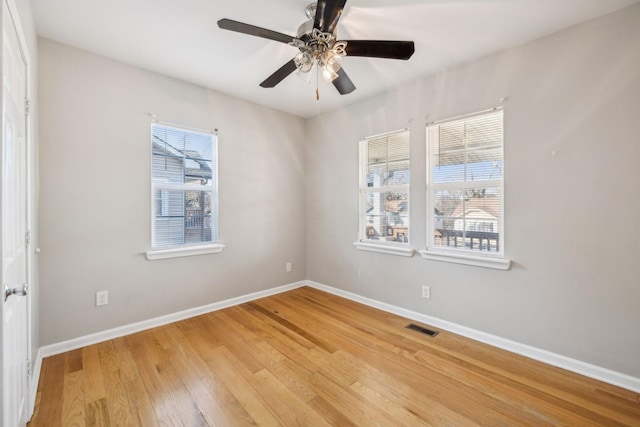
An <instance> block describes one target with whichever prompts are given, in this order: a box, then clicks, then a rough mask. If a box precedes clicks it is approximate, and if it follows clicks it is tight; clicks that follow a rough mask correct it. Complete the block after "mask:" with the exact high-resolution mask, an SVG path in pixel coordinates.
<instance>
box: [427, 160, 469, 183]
mask: <svg viewBox="0 0 640 427" xmlns="http://www.w3.org/2000/svg"><path fill="white" fill-rule="evenodd" d="M464 162H465V154H464V152H462V153H446V154H441V155H436V156H434V163H433V182H434V183H436V184H439V183H445V182H463V181H464V176H465V174H464V171H465V164H464Z"/></svg>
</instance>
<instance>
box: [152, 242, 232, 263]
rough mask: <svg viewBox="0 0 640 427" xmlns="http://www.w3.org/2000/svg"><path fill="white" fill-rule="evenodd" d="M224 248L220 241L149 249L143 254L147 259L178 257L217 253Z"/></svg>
mask: <svg viewBox="0 0 640 427" xmlns="http://www.w3.org/2000/svg"><path fill="white" fill-rule="evenodd" d="M223 250H224V245H223V244H221V243H211V244H208V245H199V246H188V247H179V248H171V249H151V250H148V251H147V252H146V253H145V255H146V257H147V259H148V260H149V261H155V260H158V259H167V258H178V257H183V256H195V255H205V254H217V253H220V252H222V251H223Z"/></svg>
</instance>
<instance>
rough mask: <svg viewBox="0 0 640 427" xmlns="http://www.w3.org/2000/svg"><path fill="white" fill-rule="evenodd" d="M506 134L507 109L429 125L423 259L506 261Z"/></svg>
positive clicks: (501, 265) (502, 264)
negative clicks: (439, 256)
mask: <svg viewBox="0 0 640 427" xmlns="http://www.w3.org/2000/svg"><path fill="white" fill-rule="evenodd" d="M503 134H504V132H503V111H502V109H495V110H492V111H490V112H483V113H478V114H475V115H470V116H466V117H464V118H459V119H453V120H449V121H443V122H439V123H434V124H430V125H428V126H427V144H428V150H427V152H428V165H429V179H428V189H427V191H428V194H427V200H428V207H427V212H428V218H427V223H428V227H427V248H428V250H427V251H423V252H421V253H422V254H423V256H425V255H427V254H430V253H434V252H440V253H441V254H450V255H454V256H456V255H463V256H464V255H469V256H471V257H472V258H475V259H477V258H478V257H480V258H502V257H503V254H504V226H503V224H504V215H503V212H504V197H503V186H504V180H503V171H504V156H503V145H504V144H503V139H504V138H503ZM425 257H426V256H425ZM454 262H459V261H454ZM485 266H487V265H485ZM503 266H504V263H501V264H500V266H498V267H496V268H502V267H503ZM507 268H508V267H507Z"/></svg>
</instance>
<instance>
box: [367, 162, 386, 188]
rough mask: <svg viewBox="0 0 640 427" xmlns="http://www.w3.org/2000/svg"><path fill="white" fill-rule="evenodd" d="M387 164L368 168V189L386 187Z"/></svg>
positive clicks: (377, 164) (371, 165)
mask: <svg viewBox="0 0 640 427" xmlns="http://www.w3.org/2000/svg"><path fill="white" fill-rule="evenodd" d="M386 179H387V163H386V162H385V163H376V164H370V165H369V166H368V168H367V187H381V186H383V185H386Z"/></svg>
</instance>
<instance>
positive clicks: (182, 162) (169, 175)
mask: <svg viewBox="0 0 640 427" xmlns="http://www.w3.org/2000/svg"><path fill="white" fill-rule="evenodd" d="M151 146H152V161H151V175H152V176H151V182H152V197H153V201H152V205H153V206H152V209H153V214H152V233H151V234H152V244H151V246H152V251H150V252H151V253H157V252H158V250H160V252H162V250H163V249H175V248H185V247H196V246H198V247H199V245H207V244H213V243H216V242H217V241H218V194H217V189H218V185H217V178H218V176H217V175H218V174H217V158H216V157H217V156H216V154H217V136H216V135H215V134H213V133H209V132H201V131H195V130H188V129H183V128H178V127H174V126H168V125H164V124H158V123H154V124H152V125H151ZM207 252H217V251H207ZM196 253H202V252H196ZM177 256H182V255H177ZM147 257H148V258H149V252H148V253H147ZM150 259H151V258H150Z"/></svg>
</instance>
